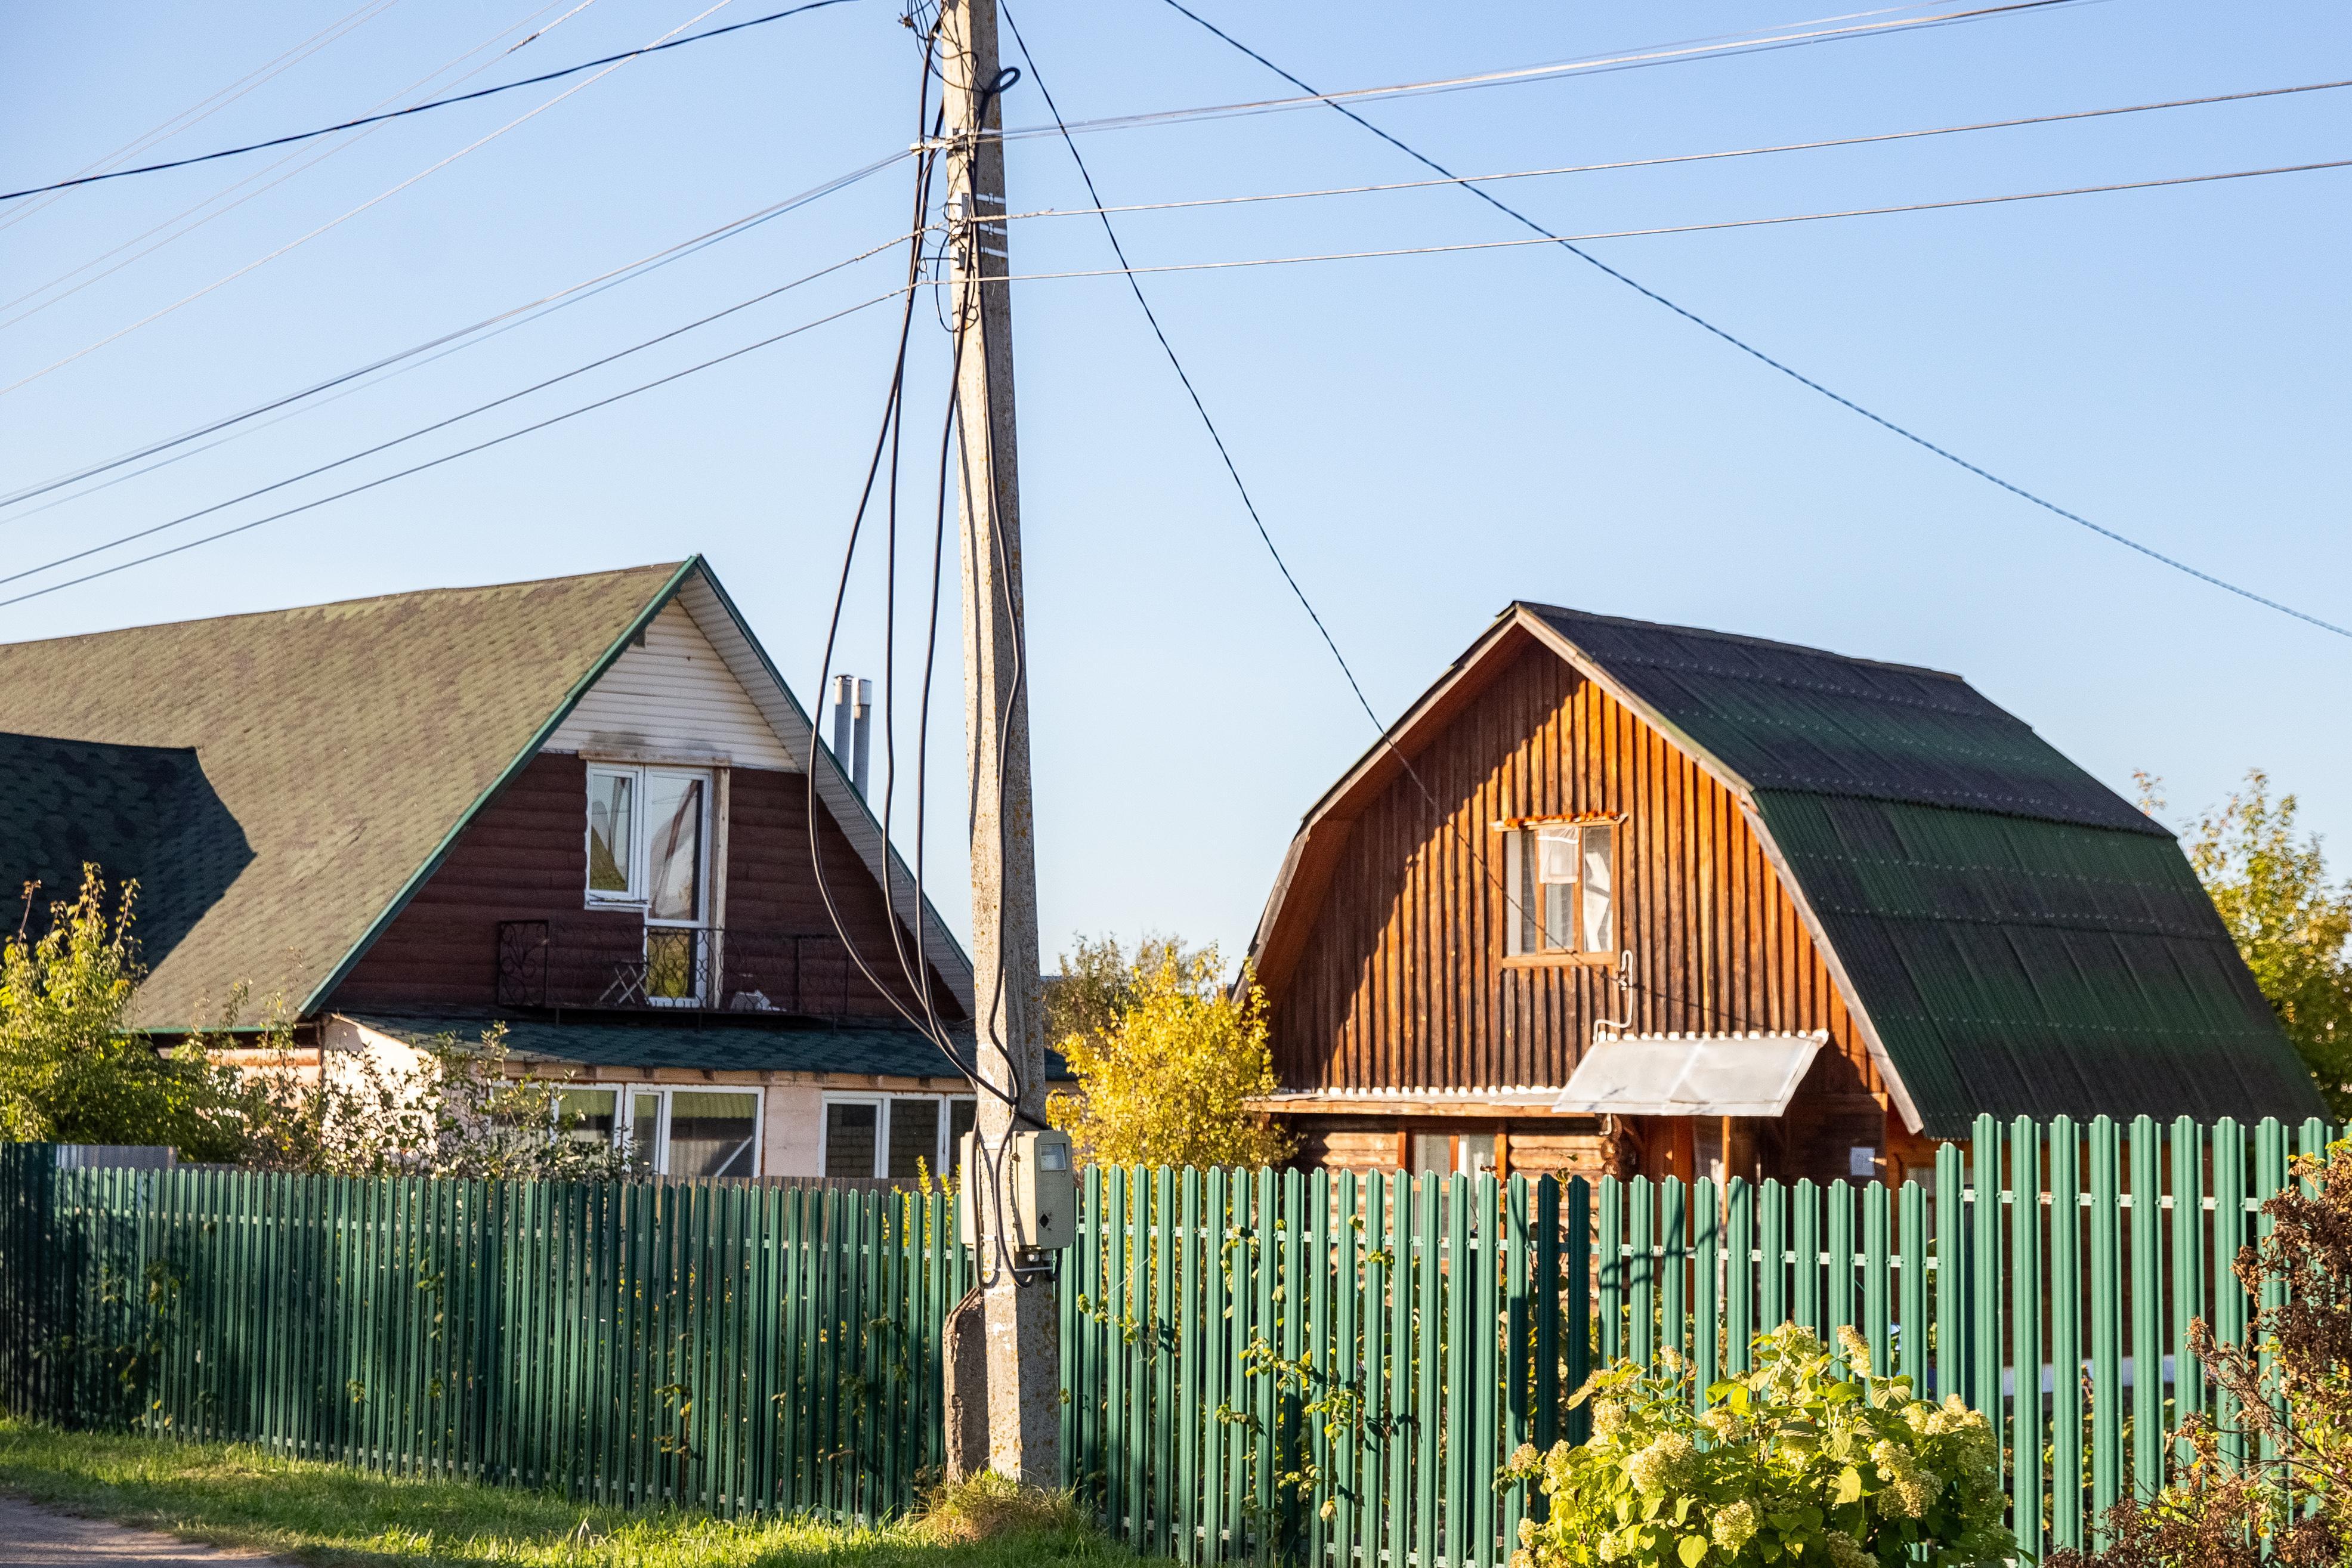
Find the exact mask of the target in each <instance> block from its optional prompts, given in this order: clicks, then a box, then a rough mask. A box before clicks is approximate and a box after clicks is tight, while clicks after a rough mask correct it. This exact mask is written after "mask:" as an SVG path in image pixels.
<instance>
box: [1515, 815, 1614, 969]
mask: <svg viewBox="0 0 2352 1568" xmlns="http://www.w3.org/2000/svg"><path fill="white" fill-rule="evenodd" d="M1503 890H1504V902H1505V905H1506V907H1505V910H1504V918H1503V951H1504V952H1505V953H1506V954H1507V955H1509V956H1519V955H1522V954H1538V953H1613V952H1615V951H1616V950H1617V824H1616V823H1615V822H1614V821H1559V822H1526V823H1522V824H1520V825H1519V826H1517V827H1513V828H1507V829H1505V830H1504V832H1503Z"/></svg>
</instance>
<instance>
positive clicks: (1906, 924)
mask: <svg viewBox="0 0 2352 1568" xmlns="http://www.w3.org/2000/svg"><path fill="white" fill-rule="evenodd" d="M1521 608H1523V609H1524V610H1526V611H1527V612H1528V613H1530V614H1533V615H1535V616H1537V617H1538V618H1539V619H1540V620H1541V621H1542V622H1544V623H1545V624H1546V625H1548V626H1549V627H1550V628H1551V629H1552V630H1553V631H1555V632H1558V633H1559V635H1560V636H1561V637H1562V638H1564V639H1566V640H1567V641H1568V642H1569V643H1570V644H1572V645H1573V646H1574V647H1575V648H1576V649H1577V650H1578V651H1580V653H1583V654H1584V655H1585V656H1586V657H1587V658H1588V659H1589V660H1590V661H1591V663H1592V664H1593V665H1595V666H1596V667H1597V668H1599V669H1600V670H1601V671H1602V672H1603V673H1605V674H1607V675H1608V676H1609V677H1610V678H1611V679H1612V680H1614V681H1616V682H1618V683H1619V684H1621V685H1622V686H1623V687H1624V688H1625V689H1626V690H1627V691H1628V692H1630V693H1631V694H1632V695H1633V697H1634V698H1635V699H1637V700H1638V701H1639V702H1641V703H1643V704H1646V705H1647V706H1649V707H1650V708H1651V709H1652V710H1654V712H1655V713H1656V714H1657V715H1658V716H1659V717H1661V718H1662V719H1664V721H1665V722H1666V723H1667V724H1668V725H1670V726H1672V727H1674V728H1675V729H1676V730H1678V731H1680V732H1681V734H1682V735H1683V736H1684V737H1687V739H1688V741H1689V742H1690V743H1691V744H1693V745H1696V746H1697V747H1700V748H1701V749H1703V750H1705V751H1706V752H1707V753H1708V754H1710V755H1711V756H1713V757H1714V758H1716V760H1717V761H1718V762H1720V763H1721V764H1722V765H1723V766H1724V767H1726V768H1729V769H1730V770H1731V771H1732V772H1733V773H1735V774H1737V775H1738V777H1739V779H1741V780H1743V781H1744V782H1745V783H1746V784H1747V785H1748V787H1749V789H1750V790H1751V791H1752V793H1753V795H1754V798H1755V800H1756V804H1757V809H1758V810H1759V811H1760V812H1761V813H1762V815H1763V818H1764V822H1765V826H1766V828H1767V830H1768V831H1769V832H1770V833H1771V835H1772V838H1773V840H1774V841H1775V842H1776V843H1777V844H1778V845H1779V846H1780V851H1781V853H1782V854H1783V856H1784V857H1785V858H1786V860H1787V862H1788V866H1789V870H1790V873H1791V874H1792V875H1793V876H1794V877H1795V879H1796V882H1797V884H1798V887H1799V889H1800V890H1801V892H1802V894H1804V897H1805V899H1806V901H1807V903H1808V904H1811V907H1812V909H1813V911H1814V913H1815V914H1816V915H1818V916H1819V917H1820V920H1821V923H1822V930H1823V933H1824V934H1825V935H1826V936H1827V937H1828V939H1829V942H1830V945H1831V946H1832V949H1834V951H1835V954H1836V956H1837V958H1838V961H1839V962H1840V964H1841V965H1842V966H1843V969H1844V971H1845V974H1846V977H1847V978H1848V979H1849V980H1850V981H1851V982H1852V984H1853V990H1854V994H1855V998H1856V999H1857V1000H1858V1001H1860V1003H1861V1004H1862V1008H1863V1010H1864V1012H1865V1013H1866V1014H1867V1015H1868V1016H1869V1019H1870V1020H1871V1023H1872V1024H1873V1026H1874V1028H1875V1029H1876V1030H1877V1031H1878V1035H1879V1039H1880V1041H1881V1043H1882V1044H1883V1045H1884V1046H1885V1049H1886V1053H1887V1056H1888V1058H1889V1060H1890V1061H1892V1062H1893V1064H1894V1067H1895V1071H1896V1073H1897V1074H1898V1075H1899V1076H1900V1077H1901V1078H1902V1081H1903V1084H1904V1087H1905V1088H1906V1090H1908V1091H1909V1092H1910V1095H1911V1099H1912V1103H1913V1104H1914V1105H1916V1107H1917V1108H1918V1110H1919V1113H1920V1114H1921V1116H1922V1117H1923V1118H1924V1120H1925V1122H1926V1129H1925V1130H1926V1131H1927V1132H1928V1133H1929V1134H1934V1135H1937V1136H1942V1137H1959V1136H1964V1135H1965V1134H1967V1133H1968V1131H1969V1120H1970V1118H1972V1117H1974V1116H1976V1115H1978V1114H1979V1113H1991V1114H1993V1115H1997V1116H2004V1117H2006V1116H2016V1115H2030V1116H2035V1117H2047V1116H2054V1115H2058V1114H2061V1113H2063V1114H2068V1115H2074V1116H2088V1115H2096V1114H2102V1113H2104V1114H2107V1115H2112V1116H2130V1115H2137V1114H2140V1113H2147V1114H2148V1115H2152V1116H2158V1117H2172V1116H2179V1115H2189V1116H2194V1117H2198V1118H2200V1119H2205V1120H2210V1119H2211V1118H2214V1117H2219V1116H2235V1117H2239V1118H2241V1119H2243V1120H2252V1119H2258V1118H2260V1117H2263V1116H2278V1117H2282V1118H2286V1119H2300V1118H2302V1117H2305V1116H2310V1115H2318V1114H2321V1113H2322V1107H2321V1104H2320V1101H2319V1096H2318V1093H2317V1092H2316V1091H2315V1089H2314V1088H2313V1086H2312V1082H2311V1078H2310V1074H2309V1073H2308V1072H2307V1071H2305V1069H2304V1067H2303V1065H2302V1063H2301V1061H2299V1060H2298V1059H2297V1057H2296V1056H2295V1053H2294V1048H2293V1047H2292V1046H2290V1045H2289V1044H2288V1043H2287V1041H2286V1039H2285V1037H2284V1035H2283V1034H2282V1033H2281V1032H2280V1030H2279V1027H2278V1024H2277V1021H2276V1019H2274V1018H2273V1015H2272V1013H2271V1009H2270V1007H2269V1005H2268V1004H2267V1003H2266V1002H2264V1001H2263V996H2262V993H2261V991H2260V989H2259V988H2256V986H2255V984H2254V979H2253V977H2252V975H2251V974H2250V973H2248V972H2247V969H2246V967H2245V965H2244V963H2243V962H2242V961H2241V959H2240V958H2239V956H2238V952H2237V949H2236V947H2235V946H2234V945H2232V943H2231V940H2230V936H2229V933H2228V931H2227V930H2226V929H2225V928H2224V927H2223V926H2222V925H2221V916H2220V915H2217V914H2216V913H2215V912H2214V909H2213V904H2212V901H2211V900H2210V899H2209V898H2208V897H2207V896H2206V895H2205V892H2204V890H2203V889H2202V888H2201V887H2200V886H2199V885H2198V883H2197V878H2196V874H2195V873H2193V872H2191V871H2190V869H2189V863H2188V862H2187V861H2186V859H2184V858H2183V856H2182V855H2181V852H2180V849H2179V845H2178V844H2177V843H2175V842H2174V841H2173V838H2172V835H2171V833H2170V832H2169V831H2168V830H2166V829H2165V828H2164V827H2163V826H2162V824H2160V823H2158V822H2156V821H2152V820H2150V819H2149V818H2148V817H2147V816H2146V815H2144V814H2143V813H2141V812H2140V811H2138V810H2135V809H2134V808H2133V807H2132V806H2131V805H2130V804H2128V803H2127V802H2126V801H2125V800H2123V799H2122V798H2121V797H2120V796H2118V795H2116V793H2115V792H2114V791H2113V790H2111V789H2107V788H2106V787H2105V785H2103V784H2101V783H2100V782H2099V781H2098V780H2097V779H2094V778H2092V777H2091V776H2090V775H2089V774H2087V773H2085V772H2084V771H2083V770H2082V769H2081V768H2077V767H2076V766H2075V765H2074V763H2073V762H2071V761H2069V760H2067V758H2065V757H2064V756H2063V754H2061V753H2060V752H2059V751H2058V750H2057V748H2056V747H2053V746H2051V745H2050V744H2049V743H2048V742H2046V741H2044V740H2043V739H2042V737H2039V736H2037V735H2035V734H2034V733H2033V731H2032V728H2030V727H2028V726H2027V725H2026V724H2025V723H2024V722H2023V721H2021V720H2020V719H2018V718H2016V717H2014V716H2011V715H2010V714H2008V713H2006V712H2004V711H2002V710H2001V709H2000V708H1999V707H1997V706H1994V705H1993V704H1992V703H1991V702H1990V701H1988V700H1987V699H1986V698H1985V697H1984V696H1983V695H1980V694H1979V693H1978V692H1977V691H1976V690H1974V689H1973V688H1972V687H1970V686H1969V684H1968V683H1967V682H1965V681H1963V680H1961V679H1960V678H1959V677H1958V676H1957V675H1949V674H1942V673H1941V672H1938V671H1935V670H1923V669H1918V668H1916V667H1913V666H1910V665H1904V664H1878V663H1874V662H1873V661H1871V660H1867V659H1853V658H1847V657H1845V656H1843V655H1841V654H1837V653H1824V652H1822V651H1821V650H1819V649H1813V648H1801V647H1794V646H1791V645H1790V644H1788V643H1769V642H1764V641H1762V640H1760V639H1757V638H1749V637H1738V636H1732V635H1728V634H1726V633H1723V632H1706V631H1699V630H1696V629H1693V628H1689V627H1682V626H1659V625H1653V624H1650V623H1648V622H1639V621H1623V620H1618V619H1616V618H1613V617H1611V616H1604V615H1588V614H1585V613H1583V612H1579V611H1574V610H1561V609H1558V608H1555V607H1551V606H1548V605H1524V606H1522V607H1521Z"/></svg>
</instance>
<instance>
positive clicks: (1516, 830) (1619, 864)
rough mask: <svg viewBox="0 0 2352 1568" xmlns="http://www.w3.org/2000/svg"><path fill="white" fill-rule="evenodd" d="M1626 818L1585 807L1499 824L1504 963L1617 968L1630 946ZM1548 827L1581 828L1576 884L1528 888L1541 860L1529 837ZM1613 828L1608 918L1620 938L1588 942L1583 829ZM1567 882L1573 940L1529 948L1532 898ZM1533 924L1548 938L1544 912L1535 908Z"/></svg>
mask: <svg viewBox="0 0 2352 1568" xmlns="http://www.w3.org/2000/svg"><path fill="white" fill-rule="evenodd" d="M1626 821H1627V818H1626V815H1625V813H1623V812H1606V811H1585V812H1578V813H1575V814H1572V815H1565V816H1548V817H1514V818H1509V819H1507V820H1505V821H1498V822H1496V824H1495V828H1496V831H1498V832H1499V833H1500V834H1501V835H1502V839H1503V855H1502V859H1503V911H1502V933H1503V965H1504V967H1506V968H1540V967H1588V968H1612V967H1615V966H1616V964H1617V961H1618V955H1619V953H1621V952H1622V951H1623V950H1624V949H1625V927H1624V911H1625V894H1624V883H1625V876H1624V868H1625V860H1624V857H1623V856H1622V855H1621V854H1620V853H1618V851H1619V849H1620V848H1621V847H1622V844H1623V842H1624V835H1625V827H1626ZM1544 828H1576V829H1579V830H1584V829H1590V828H1606V829H1608V830H1609V921H1610V925H1611V926H1612V936H1614V937H1615V940H1614V941H1613V942H1612V944H1611V945H1610V946H1608V947H1606V948H1593V947H1591V946H1588V942H1589V938H1588V937H1587V936H1586V933H1585V929H1584V916H1585V903H1586V896H1587V895H1586V891H1585V880H1584V844H1583V841H1582V836H1581V831H1580V834H1579V840H1578V844H1577V875H1576V880H1575V881H1573V882H1571V883H1544V882H1538V883H1536V887H1535V889H1530V888H1529V887H1528V875H1529V868H1530V866H1531V865H1532V864H1534V863H1537V862H1536V851H1535V847H1534V844H1533V842H1532V841H1530V840H1529V839H1528V835H1529V834H1532V833H1536V832H1538V831H1540V830H1542V829H1544ZM1550 886H1566V887H1570V888H1572V889H1574V890H1575V891H1574V892H1573V893H1572V894H1570V898H1569V924H1570V942H1571V943H1572V944H1573V946H1567V947H1550V946H1538V947H1535V948H1529V947H1528V946H1527V945H1526V944H1527V927H1528V921H1529V908H1530V900H1531V899H1535V898H1538V897H1540V896H1541V895H1540V893H1539V891H1538V890H1539V889H1541V888H1544V887H1550ZM1533 922H1534V925H1535V928H1536V933H1537V936H1538V941H1541V940H1545V939H1546V938H1545V933H1544V922H1543V918H1542V911H1541V910H1540V909H1537V910H1535V911H1534V915H1533Z"/></svg>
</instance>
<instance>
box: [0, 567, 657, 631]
mask: <svg viewBox="0 0 2352 1568" xmlns="http://www.w3.org/2000/svg"><path fill="white" fill-rule="evenodd" d="M688 559H692V558H691V557H681V558H680V559H677V560H670V561H647V562H645V563H642V564H640V565H637V566H616V567H608V568H606V569H604V570H601V571H574V572H566V573H564V574H562V575H561V576H557V577H524V578H516V579H514V580H510V581H506V582H473V583H459V584H455V585H452V586H447V587H442V588H410V589H404V590H402V591H399V592H397V593H365V594H362V595H360V596H359V597H358V598H356V599H326V600H320V601H316V602H314V603H310V604H288V605H282V606H280V607H279V608H278V609H276V610H236V611H232V612H229V613H228V614H226V615H191V616H189V617H188V618H187V619H185V620H184V621H142V622H139V623H138V624H137V625H134V626H112V627H109V628H107V629H106V630H104V631H102V632H59V633H58V635H56V636H54V637H27V638H25V639H23V640H21V641H17V642H9V643H0V648H37V647H40V646H41V645H43V644H44V643H76V642H88V641H95V640H96V639H98V638H100V637H119V636H121V635H122V634H124V633H125V632H161V631H166V630H170V629H173V628H176V627H183V626H208V625H213V624H215V623H216V622H225V621H258V620H262V619H265V618H267V617H269V616H275V615H299V614H301V613H303V612H306V611H312V610H342V609H346V608H349V607H351V606H353V605H360V604H384V603H389V602H391V601H394V600H395V599H444V598H448V597H450V596H452V595H455V594H460V593H489V592H494V591H497V590H499V589H503V588H540V587H544V586H546V585H547V584H550V583H557V582H587V581H591V580H595V579H599V578H605V579H609V578H615V577H628V576H631V575H633V574H635V573H639V572H643V573H647V574H652V573H665V574H675V573H676V572H677V570H678V569H679V568H680V567H682V566H684V565H685V564H686V562H687V561H688Z"/></svg>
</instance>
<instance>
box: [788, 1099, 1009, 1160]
mask: <svg viewBox="0 0 2352 1568" xmlns="http://www.w3.org/2000/svg"><path fill="white" fill-rule="evenodd" d="M900 1100H929V1101H931V1102H933V1103H936V1104H937V1105H938V1106H939V1108H940V1109H939V1117H940V1119H939V1132H938V1134H937V1135H936V1137H935V1139H934V1151H933V1157H932V1159H931V1162H930V1168H931V1179H932V1180H934V1181H938V1180H940V1179H942V1178H943V1177H944V1176H947V1175H949V1174H950V1173H952V1172H953V1171H954V1169H955V1158H956V1154H955V1146H954V1145H955V1106H956V1103H957V1102H959V1101H963V1102H968V1103H971V1105H972V1106H973V1108H974V1110H975V1112H977V1109H978V1106H979V1103H980V1096H979V1095H978V1094H976V1093H973V1094H957V1093H953V1092H949V1091H946V1090H940V1089H856V1090H850V1089H845V1090H841V1091H838V1092H835V1091H832V1090H828V1091H826V1092H824V1094H823V1095H821V1096H820V1097H819V1101H818V1108H817V1143H816V1166H817V1170H818V1172H819V1173H820V1174H821V1175H824V1176H827V1177H830V1176H831V1173H832V1169H833V1118H832V1115H831V1114H830V1113H831V1112H832V1110H833V1107H834V1106H835V1105H872V1106H875V1107H877V1110H876V1112H875V1117H874V1174H873V1175H871V1176H843V1177H840V1178H838V1179H840V1180H844V1181H912V1180H913V1179H914V1178H913V1177H912V1176H891V1175H890V1108H891V1105H892V1104H893V1103H895V1102H897V1101H900Z"/></svg>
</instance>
